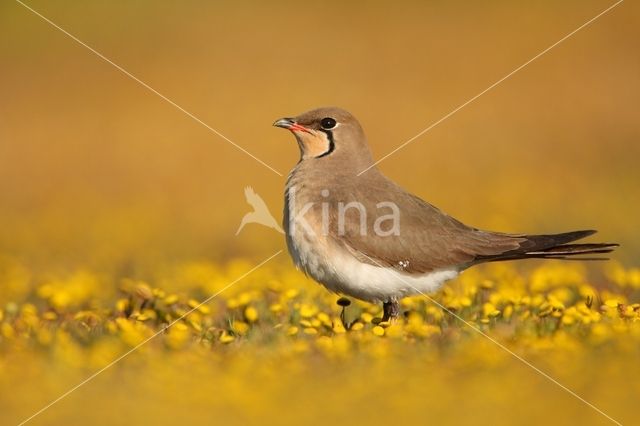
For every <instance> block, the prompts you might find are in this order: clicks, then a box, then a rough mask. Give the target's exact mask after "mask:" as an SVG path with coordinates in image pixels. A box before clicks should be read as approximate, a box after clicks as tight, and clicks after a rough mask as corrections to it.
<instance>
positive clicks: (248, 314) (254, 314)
mask: <svg viewBox="0 0 640 426" xmlns="http://www.w3.org/2000/svg"><path fill="white" fill-rule="evenodd" d="M244 318H245V319H246V320H247V321H248V322H249V323H254V322H256V321H258V310H257V309H256V308H254V307H253V306H247V307H246V308H245V310H244Z"/></svg>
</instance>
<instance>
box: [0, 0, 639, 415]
mask: <svg viewBox="0 0 640 426" xmlns="http://www.w3.org/2000/svg"><path fill="white" fill-rule="evenodd" d="M27 4H28V5H29V6H31V7H33V8H34V9H35V10H37V11H38V12H40V13H42V14H43V15H44V16H46V17H47V18H49V19H51V20H52V21H53V22H55V23H56V24H58V25H60V26H61V27H62V28H63V29H65V30H67V31H69V32H70V33H71V34H73V35H74V36H76V37H77V38H78V39H79V40H82V41H83V42H85V43H87V44H88V45H89V46H91V47H92V48H94V49H96V50H97V51H99V52H100V53H102V54H103V55H105V56H106V57H107V58H109V59H110V60H112V61H113V62H114V63H116V64H118V65H120V66H121V67H123V68H124V69H125V70H127V71H128V72H130V73H132V74H133V75H135V76H136V77H137V78H139V79H140V80H142V81H144V82H145V83H146V84H148V85H150V86H151V87H153V88H154V89H156V90H158V91H159V92H160V93H162V94H163V95H165V96H166V97H168V98H169V99H171V100H172V101H174V102H176V103H177V104H178V105H180V106H182V107H183V108H185V109H186V110H187V111H189V112H190V113H192V114H194V115H195V116H197V117H198V118H199V119H201V120H202V121H204V122H205V123H207V124H208V125H210V126H212V127H213V128H215V129H217V130H218V131H220V132H221V133H222V134H224V135H226V136H227V137H229V138H230V139H231V140H233V141H234V142H236V143H237V144H239V145H241V146H242V147H243V148H245V149H246V150H248V151H249V152H251V153H252V154H254V155H256V156H257V157H259V158H260V159H262V160H264V161H265V162H266V163H268V164H269V165H271V166H272V167H274V168H275V169H276V170H278V171H279V172H280V173H282V174H283V175H284V176H286V174H287V173H288V171H289V170H290V169H291V168H292V167H293V165H294V164H295V162H296V161H297V159H298V149H297V146H296V144H295V141H294V140H293V137H292V136H291V135H289V134H287V133H286V132H283V131H282V130H279V129H274V128H272V127H271V123H272V122H273V121H274V120H275V119H277V118H280V117H283V116H291V115H296V114H299V113H301V112H303V111H305V110H308V109H311V108H314V107H318V106H326V105H335V106H340V107H343V108H345V109H348V110H349V111H351V112H352V113H353V114H354V115H356V117H358V118H359V120H360V121H361V123H362V125H363V127H364V128H365V131H366V133H367V135H368V138H369V142H370V145H371V147H372V150H373V152H374V156H375V157H376V158H380V157H382V156H383V155H385V154H387V153H388V152H390V151H391V150H393V149H395V148H396V147H397V146H398V145H400V144H401V143H403V142H404V141H406V140H407V139H409V138H411V137H412V136H414V135H415V134H416V133H418V132H419V131H421V130H422V129H424V128H426V127H427V126H428V125H430V124H431V123H433V122H435V121H436V120H438V119H440V118H441V117H442V116H444V115H445V114H447V113H449V112H450V111H451V110H453V109H454V108H456V107H457V106H459V105H460V104H462V103H463V102H465V101H467V100H468V99H469V98H471V97H473V96H475V95H476V94H478V93H479V92H481V91H482V90H484V89H485V88H487V87H488V86H490V85H491V84H493V83H494V82H496V81H497V80H498V79H500V78H502V77H503V76H505V75H506V74H508V73H509V72H511V71H512V70H514V69H515V68H516V67H518V66H520V65H521V64H523V63H524V62H526V61H527V60H529V59H531V58H532V57H533V56H535V55H536V54H538V53H539V52H541V51H542V50H543V49H545V48H547V47H548V46H550V45H551V44H553V43H555V42H556V41H558V40H559V39H561V38H562V37H564V36H565V35H566V34H568V33H569V32H571V31H573V30H574V29H576V28H577V27H579V26H580V25H582V24H583V23H585V22H586V21H588V20H589V19H591V18H592V17H594V16H595V15H597V14H598V13H599V12H601V11H602V10H604V9H605V8H607V7H608V6H610V5H611V4H613V2H610V1H602V0H597V1H569V2H561V3H558V2H553V1H541V2H534V3H525V2H507V1H489V2H463V1H449V2H419V1H409V2H401V3H394V4H392V3H389V2H383V1H373V2H337V1H330V2H308V3H305V2H286V1H279V2H257V1H246V2H195V1H181V2H151V1H138V2H125V1H117V2H97V1H94V2H80V1H74V2H54V3H51V2H44V1H40V0H38V1H29V2H28V3H27ZM638 18H640V6H639V5H638V4H637V3H634V2H624V3H622V4H621V5H619V6H618V7H616V8H614V9H613V10H612V11H610V12H609V13H607V14H605V15H604V16H602V17H601V18H599V19H598V20H596V21H595V22H593V23H592V24H590V25H589V26H587V27H586V28H584V29H583V30H581V31H579V32H578V33H577V34H575V35H574V36H572V37H571V38H569V39H568V40H566V41H565V42H563V43H562V44H560V45H558V46H557V47H555V48H554V49H552V50H551V51H549V52H548V53H546V54H545V55H543V56H542V57H540V58H539V59H537V60H536V61H534V62H533V63H531V64H529V65H528V66H526V67H525V68H523V69H522V70H521V71H519V72H518V73H516V74H515V75H513V76H512V77H510V78H508V79H507V80H506V81H504V82H502V83H501V84H500V85H498V86H497V87H495V88H494V89H493V90H491V91H490V92H488V93H486V94H485V95H483V96H482V97H480V98H479V99H477V100H476V101H475V102H473V103H471V104H470V105H468V106H467V107H465V108H463V109H462V110H460V111H459V112H458V113H456V114H454V115H453V116H452V117H450V118H449V119H447V120H446V121H444V122H442V123H441V124H440V125H438V126H437V127H435V128H434V129H433V130H431V131H430V132H428V133H426V134H425V135H423V136H422V137H420V138H419V139H418V140H416V141H415V142H413V143H412V144H410V145H409V146H407V147H406V148H404V149H402V150H401V151H399V152H397V153H396V154H394V155H393V156H391V157H390V158H389V159H387V160H386V161H384V162H383V163H381V164H380V168H381V169H382V170H383V172H384V173H386V174H387V175H388V176H389V177H391V178H392V179H394V180H395V181H397V182H398V183H399V184H401V185H402V186H404V187H405V188H407V189H408V190H410V191H411V192H413V193H415V194H417V195H419V196H420V197H422V198H424V199H426V200H428V201H430V202H431V203H433V204H435V205H437V206H438V207H440V208H442V209H443V210H444V211H446V212H448V213H450V214H452V215H454V216H456V217H457V218H459V219H460V220H462V221H463V222H466V223H468V224H471V225H474V226H477V227H481V228H487V229H492V230H500V231H505V232H509V231H514V232H529V233H545V232H560V231H566V230H572V229H581V228H587V229H588V228H596V229H598V230H599V231H600V233H599V234H598V236H597V239H598V240H602V241H615V242H619V243H621V248H620V249H619V250H618V251H616V252H615V253H614V255H613V256H614V257H615V258H616V259H617V260H618V261H620V262H621V263H622V264H625V265H628V266H633V265H637V264H638V262H637V259H638V255H639V254H640V241H639V238H638V237H640V232H639V230H638V219H637V218H638V217H640V191H638V184H639V183H640V167H639V158H640V143H639V141H640V125H639V120H638V112H637V105H638V100H639V99H640V79H639V78H638V76H640V55H638V52H639V51H640V26H638ZM0 34H1V37H0V40H2V42H0V58H2V60H1V61H2V62H1V63H0V195H1V197H0V198H1V200H0V267H5V268H7V269H6V270H9V269H8V268H9V266H7V265H10V266H11V265H13V266H11V267H12V268H13V269H11V270H12V271H13V272H11V274H15V273H16V272H15V271H16V270H18V269H19V268H18V269H16V268H15V265H18V264H19V265H21V268H22V269H19V270H20V271H23V273H24V274H26V275H28V279H27V278H25V279H24V280H22V281H21V282H27V283H30V284H29V286H31V285H33V286H35V285H36V284H38V283H39V282H42V281H43V280H46V279H50V278H51V277H57V276H65V274H66V275H68V274H72V273H74V271H77V270H79V269H90V270H92V271H93V272H94V273H95V274H97V275H98V276H108V277H111V276H115V277H117V278H120V277H124V276H127V277H134V278H140V277H146V276H149V275H150V274H156V273H157V270H158V268H159V266H158V265H166V264H172V263H176V262H181V261H187V260H190V259H197V260H203V261H208V262H213V263H221V264H224V263H225V262H228V261H231V260H233V259H236V258H247V259H251V262H252V264H255V263H257V261H259V260H261V259H264V258H266V257H267V256H268V255H270V254H271V253H273V252H275V251H276V250H278V249H280V248H283V247H284V240H283V237H282V236H281V235H280V234H278V233H276V232H273V231H272V230H270V229H267V228H262V227H259V226H255V225H249V226H247V227H245V229H244V230H243V231H242V233H241V234H240V235H239V236H238V237H236V236H235V232H236V230H237V227H238V225H239V223H240V219H241V218H242V216H243V215H244V214H245V213H246V212H247V211H249V209H250V207H249V206H248V205H247V204H246V202H245V199H244V193H243V189H244V187H245V186H247V185H251V186H253V187H254V189H255V190H256V192H257V193H259V194H260V195H261V196H262V197H263V198H264V199H265V201H266V202H267V204H268V205H269V206H270V208H271V211H272V212H273V213H274V214H275V215H276V217H277V218H278V219H280V218H281V211H282V206H283V187H284V180H285V178H284V177H281V176H278V175H277V174H275V173H273V172H272V171H270V170H269V169H267V168H266V167H264V166H262V165H261V164H259V163H258V162H256V161H255V160H253V159H252V158H250V157H249V156H247V155H245V154H244V153H242V152H240V151H239V150H238V149H236V148H235V147H233V146H232V145H231V144H229V143H228V142H226V141H224V140H223V139H221V138H220V137H218V136H217V135H215V134H213V133H212V132H211V131H209V130H208V129H206V128H205V127H204V126H202V125H201V124H199V123H197V122H196V121H195V120H193V119H192V118H190V117H188V116H187V115H185V114H184V113H182V112H181V111H179V110H178V109H176V108H175V107H174V106H172V105H170V104H169V103H167V102H166V101H165V100H163V99H161V98H160V97H158V96H156V95H155V94H153V93H151V92H150V91H149V90H147V89H145V88H144V87H142V86H141V85H140V84H138V83H137V82H135V81H133V80H132V79H131V78H129V77H127V76H126V75H124V74H123V73H122V72H120V71H118V70H117V69H116V68H115V67H114V66H112V65H111V64H109V63H107V62H105V61H104V60H102V59H100V58H99V57H97V56H96V55H95V54H93V53H92V52H90V51H89V50H87V49H86V48H85V47H83V46H81V45H79V44H78V43H76V42H75V41H73V40H72V39H71V38H69V37H68V36H66V35H65V34H63V33H62V32H61V31H59V30H57V29H55V28H53V27H52V26H51V25H49V24H48V23H46V22H45V21H43V20H42V19H41V18H40V17H38V16H36V15H35V14H34V13H32V12H30V11H29V10H27V9H26V8H25V7H23V6H21V5H20V4H19V3H17V2H12V1H6V2H2V4H0ZM277 262H279V263H281V264H282V265H283V267H284V268H291V269H292V268H293V266H290V264H289V262H288V260H287V259H286V256H284V255H283V256H281V258H279V259H278V261H277ZM534 265H537V263H534ZM7 275H10V274H9V272H6V273H5V275H4V276H7ZM101 285H103V286H104V287H103V288H101V291H102V292H103V294H104V297H105V299H109V298H113V297H114V295H115V294H116V292H117V290H118V284H117V283H116V282H114V281H113V280H110V279H105V280H104V281H101ZM174 285H175V286H176V287H179V283H178V284H176V283H174ZM31 290H32V288H31V287H27V288H13V289H11V288H7V291H6V292H4V293H5V294H4V296H1V297H0V302H1V303H6V302H9V301H14V302H21V301H23V300H24V299H25V298H27V297H28V295H29V292H30V291H31ZM467 391H468V392H469V394H473V392H471V391H469V390H468V389H467ZM43 400H44V399H43ZM41 402H42V401H41ZM35 405H37V404H34V408H35ZM585 409H586V408H585ZM23 414H24V413H23ZM11 419H12V421H15V419H16V417H11Z"/></svg>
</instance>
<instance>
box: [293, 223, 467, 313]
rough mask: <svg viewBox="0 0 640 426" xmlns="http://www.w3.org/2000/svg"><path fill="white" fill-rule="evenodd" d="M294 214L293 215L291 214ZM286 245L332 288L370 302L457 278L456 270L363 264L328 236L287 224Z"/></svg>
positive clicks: (431, 288) (429, 290) (302, 264)
mask: <svg viewBox="0 0 640 426" xmlns="http://www.w3.org/2000/svg"><path fill="white" fill-rule="evenodd" d="M291 217H293V216H291ZM286 229H287V246H288V248H289V253H290V254H291V257H292V258H293V261H294V262H295V264H296V266H297V267H298V268H300V269H301V270H303V271H304V272H305V273H306V274H307V275H309V276H311V277H312V278H313V279H315V280H316V281H318V282H319V283H321V284H323V285H324V286H325V287H326V288H328V289H329V290H331V291H333V292H336V293H341V294H346V295H349V296H352V297H355V298H357V299H361V300H366V301H369V302H386V301H390V300H392V299H393V300H394V299H401V298H403V297H406V296H412V295H416V294H423V293H424V294H427V293H433V292H434V291H436V290H438V289H439V288H440V287H442V285H443V284H444V283H445V282H446V281H448V280H450V279H453V278H455V277H456V276H457V275H458V273H459V271H458V270H457V269H442V270H438V271H432V272H429V273H426V274H422V275H415V274H407V273H404V272H401V271H399V270H397V269H394V268H386V267H379V266H375V265H371V264H368V263H363V262H361V261H359V260H358V259H357V258H355V257H354V256H353V255H352V254H351V253H349V252H348V251H347V250H345V249H344V248H342V247H340V246H339V245H338V244H336V243H335V242H332V241H331V240H330V239H329V238H328V237H326V236H322V235H319V234H316V235H308V234H306V233H305V232H300V228H299V227H297V228H296V229H297V232H295V233H294V234H293V235H292V234H291V233H290V232H289V230H290V226H287V228H286Z"/></svg>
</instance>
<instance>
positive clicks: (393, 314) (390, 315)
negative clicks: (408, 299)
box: [382, 300, 400, 322]
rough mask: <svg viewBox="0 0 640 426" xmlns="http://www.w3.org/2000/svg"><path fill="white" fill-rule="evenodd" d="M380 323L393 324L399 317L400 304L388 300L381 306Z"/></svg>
mask: <svg viewBox="0 0 640 426" xmlns="http://www.w3.org/2000/svg"><path fill="white" fill-rule="evenodd" d="M382 312H383V314H382V321H383V322H385V321H389V322H393V321H395V320H397V319H398V317H399V316H400V304H399V303H398V301H397V300H390V301H388V302H384V303H383V304H382Z"/></svg>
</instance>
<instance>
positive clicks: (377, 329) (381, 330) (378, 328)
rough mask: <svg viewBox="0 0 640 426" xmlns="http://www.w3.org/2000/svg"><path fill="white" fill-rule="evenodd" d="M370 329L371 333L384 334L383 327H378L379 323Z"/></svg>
mask: <svg viewBox="0 0 640 426" xmlns="http://www.w3.org/2000/svg"><path fill="white" fill-rule="evenodd" d="M371 331H373V334H375V335H376V336H384V328H382V327H380V326H379V325H376V326H375V327H373V329H372V330H371Z"/></svg>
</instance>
